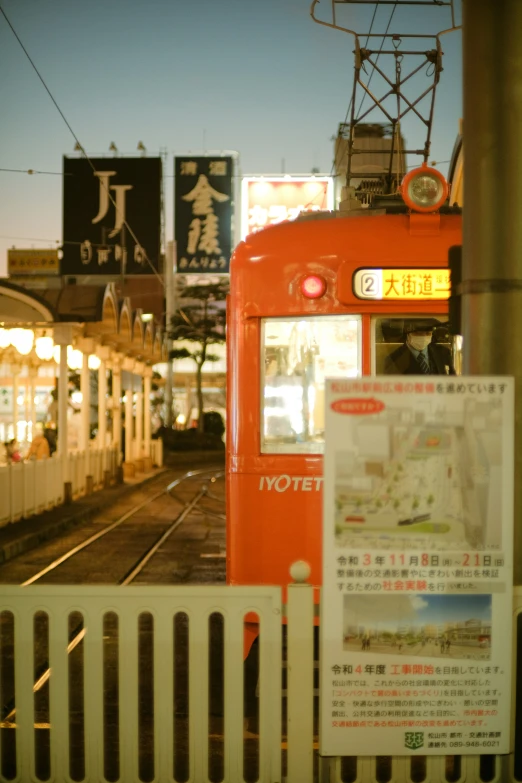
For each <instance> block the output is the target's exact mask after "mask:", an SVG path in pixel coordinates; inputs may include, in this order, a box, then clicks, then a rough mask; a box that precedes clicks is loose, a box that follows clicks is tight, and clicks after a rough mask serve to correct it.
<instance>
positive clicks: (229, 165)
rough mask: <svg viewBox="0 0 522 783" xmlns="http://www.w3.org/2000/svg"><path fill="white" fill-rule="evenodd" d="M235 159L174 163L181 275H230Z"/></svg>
mask: <svg viewBox="0 0 522 783" xmlns="http://www.w3.org/2000/svg"><path fill="white" fill-rule="evenodd" d="M232 176H233V159H232V158H231V157H225V156H214V157H210V156H205V157H183V158H175V159H174V210H175V213H174V238H175V240H176V245H177V271H178V272H182V273H184V274H190V273H202V272H203V273H205V272H228V271H229V264H230V254H231V252H232V202H233V195H232V181H233V180H232Z"/></svg>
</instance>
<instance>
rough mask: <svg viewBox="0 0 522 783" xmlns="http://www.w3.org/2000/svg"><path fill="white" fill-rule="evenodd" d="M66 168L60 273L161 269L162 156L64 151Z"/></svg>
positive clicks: (137, 272) (131, 272) (113, 273)
mask: <svg viewBox="0 0 522 783" xmlns="http://www.w3.org/2000/svg"><path fill="white" fill-rule="evenodd" d="M91 164H92V165H91ZM63 173H64V177H63V258H62V261H61V273H62V274H63V275H110V276H118V275H122V274H127V275H150V274H154V270H156V271H158V270H159V256H160V226H161V158H91V159H90V161H89V160H87V159H86V158H67V157H64V161H63Z"/></svg>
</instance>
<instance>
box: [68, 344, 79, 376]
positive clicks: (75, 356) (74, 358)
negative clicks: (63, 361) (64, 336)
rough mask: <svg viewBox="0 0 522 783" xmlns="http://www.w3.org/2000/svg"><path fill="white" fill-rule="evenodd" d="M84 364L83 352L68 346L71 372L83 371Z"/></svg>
mask: <svg viewBox="0 0 522 783" xmlns="http://www.w3.org/2000/svg"><path fill="white" fill-rule="evenodd" d="M82 363H83V354H82V352H81V351H78V350H77V349H76V348H73V347H72V345H68V346H67V366H68V367H69V369H70V370H79V369H81V366H82Z"/></svg>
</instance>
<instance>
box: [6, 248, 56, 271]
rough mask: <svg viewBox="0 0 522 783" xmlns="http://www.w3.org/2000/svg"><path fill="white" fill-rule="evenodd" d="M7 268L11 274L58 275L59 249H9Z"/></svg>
mask: <svg viewBox="0 0 522 783" xmlns="http://www.w3.org/2000/svg"><path fill="white" fill-rule="evenodd" d="M7 269H8V272H9V275H15V276H16V275H31V276H34V275H35V274H36V275H57V274H58V271H59V261H58V250H43V249H42V250H36V249H33V248H30V249H28V250H19V249H15V248H11V249H10V250H8V251H7Z"/></svg>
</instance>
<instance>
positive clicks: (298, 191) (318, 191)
mask: <svg viewBox="0 0 522 783" xmlns="http://www.w3.org/2000/svg"><path fill="white" fill-rule="evenodd" d="M328 209H333V179H332V177H314V176H311V177H290V176H288V177H244V178H243V181H242V184H241V237H242V239H244V238H245V237H246V236H247V235H248V234H252V233H254V232H255V231H259V230H260V229H262V228H266V226H271V225H274V224H276V223H281V222H282V221H283V220H293V219H294V218H296V217H297V216H298V214H299V213H300V212H303V211H304V212H319V211H321V210H328Z"/></svg>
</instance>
